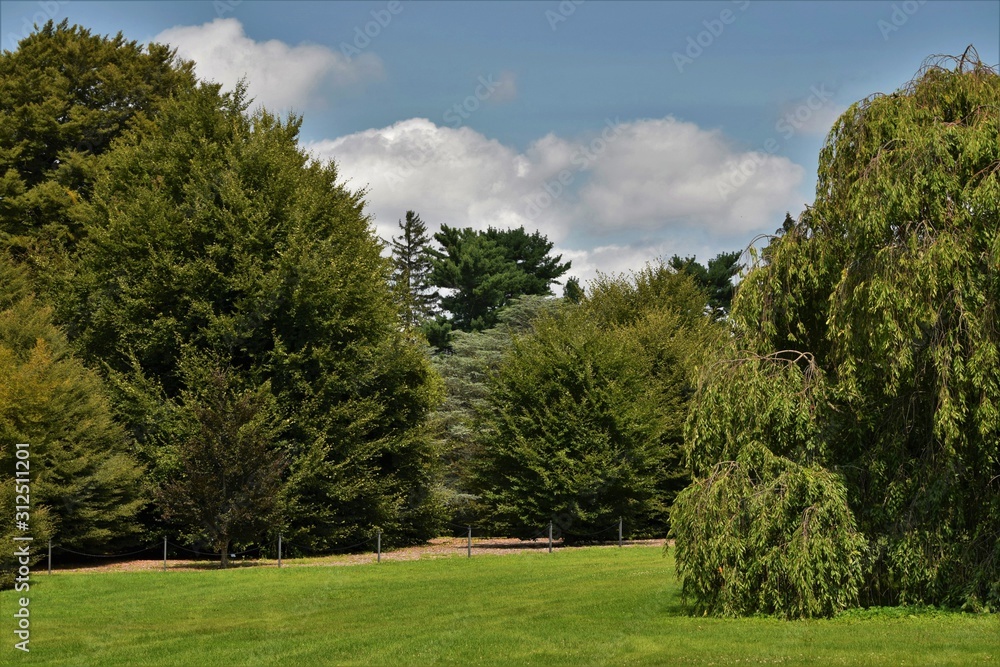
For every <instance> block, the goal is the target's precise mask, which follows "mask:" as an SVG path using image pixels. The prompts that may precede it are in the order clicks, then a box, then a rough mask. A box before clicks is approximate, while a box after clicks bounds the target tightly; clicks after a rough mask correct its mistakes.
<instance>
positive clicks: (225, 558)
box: [219, 540, 229, 570]
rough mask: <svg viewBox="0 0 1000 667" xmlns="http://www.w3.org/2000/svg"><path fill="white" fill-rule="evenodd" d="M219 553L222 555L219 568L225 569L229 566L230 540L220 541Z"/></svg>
mask: <svg viewBox="0 0 1000 667" xmlns="http://www.w3.org/2000/svg"><path fill="white" fill-rule="evenodd" d="M219 553H220V554H221V556H222V557H221V558H220V559H219V568H220V569H222V570H225V569H226V568H227V567H229V540H226V541H225V542H220V543H219Z"/></svg>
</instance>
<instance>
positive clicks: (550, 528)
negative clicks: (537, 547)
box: [549, 521, 552, 553]
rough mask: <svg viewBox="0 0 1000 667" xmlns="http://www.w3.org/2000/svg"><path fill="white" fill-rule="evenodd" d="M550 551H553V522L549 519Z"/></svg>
mask: <svg viewBox="0 0 1000 667" xmlns="http://www.w3.org/2000/svg"><path fill="white" fill-rule="evenodd" d="M549 553H552V522H551V521H549Z"/></svg>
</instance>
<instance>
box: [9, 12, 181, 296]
mask: <svg viewBox="0 0 1000 667" xmlns="http://www.w3.org/2000/svg"><path fill="white" fill-rule="evenodd" d="M194 85H195V78H194V74H193V65H192V63H185V62H180V61H178V60H177V59H176V58H175V52H174V51H172V50H171V49H170V48H169V47H167V46H164V45H162V44H149V45H148V46H143V45H140V44H139V43H138V42H135V41H128V40H126V39H125V38H124V37H123V36H122V34H121V33H118V35H116V36H115V37H113V38H107V37H103V36H100V35H95V34H92V33H91V32H90V31H89V30H87V29H85V28H82V27H80V26H76V25H74V26H69V25H68V24H67V22H66V21H63V22H62V23H59V24H58V25H56V24H54V23H53V22H52V21H49V22H48V23H46V24H45V25H44V26H42V27H41V28H40V29H39V30H37V31H36V32H33V33H32V34H31V35H29V36H28V37H26V38H25V39H23V40H21V42H20V43H19V44H18V48H17V50H15V51H5V52H3V53H0V247H2V248H6V249H8V250H10V251H11V252H12V253H13V255H14V257H15V259H16V260H17V261H18V262H19V263H22V264H25V265H26V266H28V267H30V268H31V269H32V271H33V272H34V274H35V275H36V276H37V277H38V278H40V279H41V280H42V285H41V286H42V287H45V284H46V283H47V282H48V281H51V280H54V279H57V277H58V274H59V273H60V272H62V271H63V270H65V269H66V266H65V262H66V261H67V260H66V257H65V256H64V255H65V253H67V252H71V251H72V250H73V249H75V247H76V245H77V243H79V241H80V239H81V238H82V234H83V231H84V229H83V228H84V221H85V218H86V215H87V201H88V199H89V197H90V194H91V189H92V186H93V182H94V180H95V178H96V177H97V169H98V167H97V159H96V158H97V156H99V155H101V154H103V153H105V152H106V151H107V150H108V148H109V147H110V145H111V142H112V141H113V140H114V139H115V138H116V137H118V136H120V135H121V134H122V132H124V131H125V129H126V128H127V127H129V125H130V124H131V122H132V121H133V120H135V119H137V118H139V117H147V118H148V117H152V116H155V114H156V112H157V109H158V107H159V105H160V104H161V103H162V102H163V101H164V100H166V99H168V98H170V97H172V96H173V95H176V94H180V93H181V92H182V91H185V90H189V89H191V88H192V87H193V86H194ZM53 274H56V275H53ZM46 291H48V290H46ZM45 296H48V294H46V295H45Z"/></svg>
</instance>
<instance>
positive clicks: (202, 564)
mask: <svg viewBox="0 0 1000 667" xmlns="http://www.w3.org/2000/svg"><path fill="white" fill-rule="evenodd" d="M663 544H664V540H631V541H626V542H625V546H626V547H632V546H658V547H662V546H663ZM564 548H565V549H612V548H614V549H617V548H618V544H617V543H613V544H602V545H588V546H580V547H563V546H562V543H561V542H560V541H559V540H556V541H555V542H553V550H556V551H558V550H560V549H564ZM547 549H548V540H546V539H544V538H539V539H536V540H519V539H516V538H485V537H484V538H476V537H474V538H472V555H473V556H474V557H475V556H487V555H490V556H501V555H508V554H517V553H525V552H544V551H545V550H547ZM467 553H468V540H467V538H464V537H439V538H436V539H433V540H431V541H429V542H428V543H426V544H422V545H419V546H414V547H404V548H401V549H395V550H393V551H383V552H382V560H384V561H410V560H421V559H425V558H456V557H465V556H466V555H467ZM375 561H376V554H375V553H374V552H371V553H355V554H341V555H333V556H322V557H316V558H295V559H283V561H282V566H283V567H310V566H312V567H316V566H335V565H363V564H366V563H374V562H375ZM276 565H277V562H276V561H275V560H273V559H260V560H256V559H254V560H249V559H248V560H240V559H236V560H233V561H230V567H234V568H235V567H275V566H276ZM44 567H45V563H44V562H42V563H40V564H39V565H36V566H35V569H36V571H39V572H43V571H44V570H43V568H44ZM217 567H218V561H207V560H199V561H194V560H179V559H177V560H175V559H170V560H168V561H167V568H168V569H170V570H188V571H193V570H205V569H212V568H217ZM161 569H163V560H162V559H160V560H128V559H122V560H116V561H113V562H104V563H98V564H94V565H64V566H60V565H56V566H55V567H54V568H53V574H57V573H58V574H62V573H72V572H131V571H142V570H161Z"/></svg>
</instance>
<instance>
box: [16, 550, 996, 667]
mask: <svg viewBox="0 0 1000 667" xmlns="http://www.w3.org/2000/svg"><path fill="white" fill-rule="evenodd" d="M456 555H460V556H462V557H458V558H435V559H432V560H431V559H425V560H420V561H416V562H386V561H385V560H383V562H382V563H381V564H380V565H375V564H374V555H371V558H372V563H371V565H360V566H355V567H316V566H315V564H312V566H310V567H283V568H281V569H280V570H279V569H278V568H276V567H260V568H246V569H243V568H240V569H230V570H227V571H225V572H221V571H203V572H184V571H170V572H167V573H163V572H133V573H118V572H116V573H100V574H92V573H88V574H83V573H81V574H68V573H65V574H64V573H61V572H57V573H56V574H55V575H54V576H52V577H46V576H45V575H42V576H40V577H38V579H37V580H36V582H35V584H34V585H33V586H32V590H31V593H32V596H31V614H32V621H33V623H32V627H31V655H30V659H31V660H30V662H31V663H32V664H40V665H67V664H72V665H77V666H79V667H104V666H105V665H126V664H128V665H140V664H141V665H150V666H152V665H170V666H175V665H201V666H203V667H230V666H231V665H247V666H248V667H251V666H252V667H263V666H265V665H274V664H275V663H276V662H287V661H288V660H289V658H288V656H294V657H293V658H291V660H293V661H294V662H295V664H299V665H330V664H335V665H357V666H366V665H422V664H433V665H456V666H458V665H495V666H497V667H507V666H508V665H538V666H544V667H553V666H556V665H559V666H563V665H565V666H575V665H655V666H662V665H705V666H708V665H734V664H741V665H742V664H746V663H748V662H749V663H750V664H769V665H816V666H820V665H856V666H858V667H861V666H865V667H877V666H882V665H885V666H886V667H889V666H898V665H901V664H902V665H939V666H941V667H968V666H969V665H990V664H994V663H995V662H996V659H997V655H998V654H997V637H998V636H1000V617H997V616H995V615H988V616H987V615H970V614H955V613H945V612H942V611H940V610H935V609H921V608H912V607H911V608H901V609H879V610H870V611H867V612H851V613H850V614H845V615H843V616H842V617H838V618H835V619H832V620H818V621H812V622H807V623H801V622H800V623H785V622H778V621H776V620H774V619H771V618H742V619H725V618H702V617H691V616H690V615H688V614H686V613H685V609H684V607H683V606H682V604H681V596H680V590H679V589H680V587H679V586H678V585H677V583H676V582H674V581H673V576H672V574H673V568H672V562H671V560H672V559H670V558H666V559H665V558H663V557H662V556H661V553H660V550H659V549H657V548H655V547H627V548H625V549H618V548H583V549H578V548H572V549H559V550H557V551H556V553H553V554H547V553H545V550H544V549H539V550H538V551H537V552H535V553H526V554H519V555H504V556H473V558H472V559H466V558H464V552H463V551H462V550H458V554H456ZM355 558H356V557H355ZM335 562H336V561H335ZM340 562H344V561H340ZM14 597H15V596H14V594H13V593H11V592H8V593H0V608H3V609H4V610H11V609H16V607H15V606H14V605H15V602H14ZM36 618H37V619H38V622H37V623H35V622H34V621H35V619H36ZM107 628H115V632H108V631H107ZM12 641H13V640H12ZM5 650H8V651H11V650H13V649H11V648H10V647H9V646H8V647H6V649H5ZM11 662H13V660H11ZM26 662H27V661H26Z"/></svg>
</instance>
